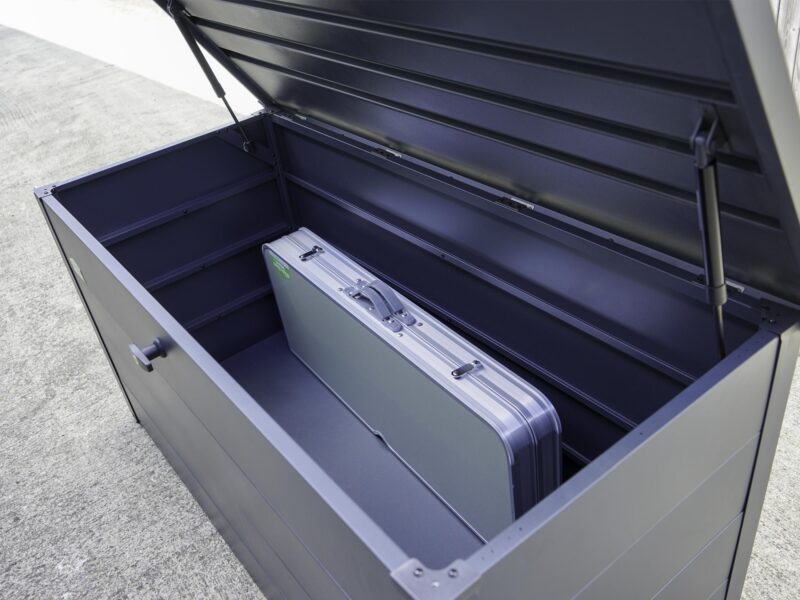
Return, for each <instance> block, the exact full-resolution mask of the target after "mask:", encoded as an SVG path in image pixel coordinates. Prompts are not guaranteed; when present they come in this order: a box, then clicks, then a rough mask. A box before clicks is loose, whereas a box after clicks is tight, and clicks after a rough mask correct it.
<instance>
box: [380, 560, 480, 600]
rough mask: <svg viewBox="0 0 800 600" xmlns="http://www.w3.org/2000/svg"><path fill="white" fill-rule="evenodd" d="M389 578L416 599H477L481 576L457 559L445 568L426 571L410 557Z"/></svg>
mask: <svg viewBox="0 0 800 600" xmlns="http://www.w3.org/2000/svg"><path fill="white" fill-rule="evenodd" d="M391 576H392V579H394V580H395V582H396V583H397V584H398V585H399V586H400V587H401V588H402V589H403V590H404V591H405V592H406V594H408V596H409V598H414V599H415V600H428V599H442V600H444V599H447V600H456V599H457V600H474V599H475V598H478V583H479V581H480V574H479V573H478V572H477V571H476V570H475V569H473V568H472V567H471V566H470V565H469V564H468V563H466V562H465V561H463V560H460V559H459V560H456V561H454V562H453V563H451V564H450V565H449V566H447V567H445V568H444V569H428V568H426V567H425V566H424V565H423V564H422V563H420V562H419V561H418V560H417V559H415V558H412V559H409V560H408V561H406V562H405V563H403V564H402V565H400V566H399V567H398V568H396V569H395V570H394V571H392V573H391Z"/></svg>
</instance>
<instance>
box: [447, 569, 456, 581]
mask: <svg viewBox="0 0 800 600" xmlns="http://www.w3.org/2000/svg"><path fill="white" fill-rule="evenodd" d="M447 575H448V576H449V577H452V578H453V579H455V578H456V577H458V569H456V568H452V569H450V570H449V571H447Z"/></svg>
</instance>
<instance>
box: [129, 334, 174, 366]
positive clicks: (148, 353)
mask: <svg viewBox="0 0 800 600" xmlns="http://www.w3.org/2000/svg"><path fill="white" fill-rule="evenodd" d="M128 350H130V351H131V356H133V361H134V362H135V363H136V364H137V365H139V368H141V369H143V370H144V371H147V372H148V373H149V372H150V371H152V370H153V361H154V360H155V359H157V358H158V357H159V356H166V355H167V351H166V350H165V349H164V344H163V343H162V342H161V340H159V339H158V338H156V339H155V340H153V343H152V344H150V345H149V346H147V347H145V348H139V346H137V345H136V344H131V345H129V346H128Z"/></svg>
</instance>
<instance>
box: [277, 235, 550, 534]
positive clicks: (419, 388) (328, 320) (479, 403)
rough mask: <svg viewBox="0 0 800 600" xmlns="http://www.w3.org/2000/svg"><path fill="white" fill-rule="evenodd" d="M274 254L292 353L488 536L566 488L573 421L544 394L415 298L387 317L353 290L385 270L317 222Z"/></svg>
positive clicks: (284, 240)
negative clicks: (335, 242) (321, 231)
mask: <svg viewBox="0 0 800 600" xmlns="http://www.w3.org/2000/svg"><path fill="white" fill-rule="evenodd" d="M311 252H314V254H313V256H312V255H311V254H310V253H311ZM264 254H265V259H266V262H267V266H268V270H269V272H270V278H271V280H272V286H273V288H274V290H275V294H276V298H277V301H278V306H279V308H280V311H281V317H282V320H283V324H284V328H285V331H286V336H287V338H288V340H289V345H290V346H291V348H292V351H293V352H294V353H295V354H297V355H298V357H299V358H300V359H301V360H303V362H304V363H306V364H307V365H308V366H309V368H310V369H311V370H312V371H314V372H315V373H316V374H317V375H318V376H319V377H320V378H321V379H322V381H324V382H325V383H326V385H328V386H329V387H330V388H331V389H332V390H333V391H334V392H335V393H336V394H337V395H338V396H339V397H340V398H341V399H342V401H343V402H344V403H345V404H346V405H347V406H349V407H350V408H351V409H352V410H353V411H354V412H355V413H356V414H357V415H359V417H360V418H362V419H363V420H364V422H365V423H366V424H367V425H368V426H369V427H371V428H372V429H373V431H375V433H376V435H380V436H381V437H382V438H383V439H384V440H385V442H386V444H388V446H389V447H390V448H392V449H393V450H394V451H395V452H397V454H398V455H399V456H400V457H402V459H403V460H404V461H405V462H407V463H408V465H409V466H410V467H411V468H412V469H413V470H414V471H415V472H416V473H418V474H419V476H420V477H421V478H422V479H423V480H425V481H426V482H427V483H428V484H429V485H430V486H431V488H432V489H433V490H435V491H436V492H437V493H438V494H440V495H441V497H442V498H443V499H444V500H445V501H446V502H447V503H448V504H449V505H450V506H452V508H453V510H454V511H455V512H456V513H458V514H459V515H461V516H462V518H464V520H465V521H466V522H467V523H469V524H470V525H471V526H472V527H474V528H475V529H476V530H477V532H478V533H479V534H480V535H482V536H484V538H490V537H492V536H493V535H495V534H497V533H498V532H499V531H500V530H501V529H503V528H504V527H506V526H507V525H509V524H510V523H511V522H512V521H513V520H514V518H515V517H516V516H518V515H519V514H521V513H523V512H524V511H526V510H527V509H528V508H530V507H531V506H532V505H533V504H534V503H536V502H537V501H538V500H540V499H541V498H542V497H544V496H545V495H547V494H548V493H550V492H551V491H552V490H553V489H555V487H556V486H557V485H558V483H559V479H560V475H561V460H560V432H561V425H560V423H559V421H558V416H557V415H556V413H555V410H554V409H553V406H552V405H551V404H550V402H549V401H548V400H547V398H546V397H545V396H544V395H543V394H542V393H541V392H540V391H539V390H537V389H536V388H534V387H533V386H531V385H530V384H528V383H527V382H525V381H524V380H523V379H522V378H520V377H518V376H516V375H515V374H514V373H512V372H511V371H509V370H508V369H506V368H504V367H503V366H502V365H501V364H500V363H498V362H497V361H495V360H494V359H492V358H491V357H490V356H488V355H487V354H485V353H484V352H482V351H481V350H479V349H478V348H477V347H475V346H474V345H473V344H470V343H469V342H468V341H467V340H464V339H463V338H461V337H460V336H458V335H456V334H455V333H454V332H452V331H451V330H449V329H448V328H447V327H446V326H444V325H442V324H441V323H440V322H438V321H437V319H435V318H434V317H433V316H431V315H430V314H429V313H427V312H425V311H424V310H422V309H421V308H419V307H418V306H416V305H414V303H412V302H411V301H410V300H408V299H407V298H404V297H402V296H400V297H399V304H400V311H399V312H395V311H392V310H391V309H389V308H388V307H387V310H386V316H385V318H384V319H376V318H375V316H374V314H373V313H379V312H380V311H379V310H378V309H377V308H375V307H370V308H369V309H365V308H364V307H362V306H361V305H360V304H359V303H358V302H357V301H355V300H353V299H352V298H351V297H350V296H349V295H348V293H347V292H348V289H354V286H356V285H357V283H358V282H359V281H363V282H372V281H373V280H374V279H375V277H374V276H373V275H372V274H371V273H369V272H368V271H366V270H365V269H363V268H362V267H361V266H359V265H358V264H357V263H355V262H353V261H352V260H350V259H349V258H347V257H346V256H344V255H343V254H342V253H340V252H339V251H338V250H337V249H336V248H335V247H333V246H332V245H331V244H329V243H328V242H326V241H325V240H323V239H321V238H319V237H317V236H316V235H314V234H313V233H312V232H310V231H309V230H307V229H304V228H301V229H299V230H298V231H296V232H293V233H291V234H289V235H288V236H284V237H282V238H280V239H278V240H275V241H273V242H270V243H268V244H266V245H265V247H264ZM375 302H376V303H378V304H380V302H381V300H380V299H379V298H376V299H375ZM385 321H392V322H395V323H396V326H397V328H396V329H389V328H387V327H386V326H385V323H384V322H385ZM401 323H402V325H401ZM407 323H410V325H409V324H407ZM473 362H477V363H478V364H479V365H481V366H480V368H479V369H477V370H476V371H475V373H474V374H471V375H466V376H464V377H461V378H460V379H459V378H457V377H456V376H454V375H452V372H453V371H454V370H457V369H458V368H459V367H460V366H461V365H464V364H467V363H469V364H470V365H472V364H473Z"/></svg>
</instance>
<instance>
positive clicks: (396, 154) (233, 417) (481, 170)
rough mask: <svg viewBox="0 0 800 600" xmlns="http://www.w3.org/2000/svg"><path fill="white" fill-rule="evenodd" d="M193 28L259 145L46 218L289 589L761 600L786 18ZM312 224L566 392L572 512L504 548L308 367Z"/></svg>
mask: <svg viewBox="0 0 800 600" xmlns="http://www.w3.org/2000/svg"><path fill="white" fill-rule="evenodd" d="M161 4H162V5H163V6H165V5H166V3H165V2H162V3H161ZM165 7H166V6H165ZM184 9H185V10H184ZM171 15H172V16H174V17H177V18H178V19H179V21H180V22H181V23H182V24H183V26H184V30H185V31H187V32H189V34H190V35H191V36H193V37H191V38H190V39H197V40H199V41H200V43H201V44H202V45H203V46H204V47H205V48H206V49H207V50H208V51H209V52H210V53H211V54H212V55H214V56H215V57H216V58H218V59H219V61H220V62H221V63H222V64H223V65H224V66H225V67H226V68H227V69H229V70H230V71H231V72H232V73H233V74H234V75H235V76H236V77H237V78H238V79H239V80H240V81H241V82H242V83H243V84H244V85H245V86H247V88H248V89H249V90H250V91H251V92H252V93H253V94H255V95H256V96H257V97H258V98H259V99H260V100H261V101H262V102H263V104H264V107H265V108H264V111H263V112H261V113H259V114H257V115H254V116H252V117H251V118H249V119H246V120H244V121H243V122H242V128H243V130H244V132H245V133H246V135H247V136H248V139H249V141H250V142H251V143H250V144H247V145H246V147H243V145H242V138H241V132H240V131H239V130H238V129H237V128H236V127H223V128H221V129H219V130H217V131H213V132H209V133H206V134H202V135H199V136H197V137H195V138H193V139H190V140H186V141H184V142H181V143H178V144H175V145H172V146H170V147H168V148H164V149H162V150H158V151H156V152H153V153H151V154H148V155H145V156H141V157H138V158H134V159H131V160H129V161H127V162H124V163H122V164H118V165H115V166H112V167H109V168H107V169H103V170H101V171H98V172H96V173H90V174H88V175H85V176H82V177H79V178H77V179H74V180H70V181H64V182H61V183H58V184H55V185H47V186H43V187H41V188H39V189H37V190H36V195H37V198H39V200H40V202H41V205H42V208H43V211H44V214H45V217H46V219H47V222H48V223H49V224H50V226H51V227H52V231H53V234H54V237H55V239H56V240H57V243H58V246H59V248H60V249H61V250H62V252H63V255H64V259H65V264H66V265H67V268H68V269H69V272H70V273H71V274H72V276H73V279H74V281H75V285H76V287H77V289H78V291H79V293H80V296H81V298H82V299H83V301H84V302H85V305H86V307H87V310H88V311H89V314H90V316H91V319H92V322H93V324H94V325H95V327H96V330H97V334H98V337H99V339H100V341H101V343H102V345H103V347H104V349H105V350H106V352H107V354H108V357H109V359H110V362H111V364H112V366H113V369H114V372H115V373H116V375H117V376H118V378H119V382H120V386H121V389H122V392H123V395H124V397H125V398H126V399H127V401H128V402H129V403H130V406H131V409H132V410H133V412H134V414H135V416H136V418H138V420H139V421H140V422H141V423H142V425H144V427H145V428H146V429H147V431H148V432H149V433H150V435H151V436H152V437H153V439H154V440H155V441H156V443H157V444H158V446H159V448H161V450H162V451H163V452H164V454H165V456H167V458H168V459H169V460H170V462H171V463H172V465H173V466H174V467H175V469H176V470H177V471H178V473H179V474H180V475H181V477H182V478H183V480H184V481H185V482H186V484H187V486H188V487H189V488H190V489H191V490H192V492H193V494H194V495H195V497H196V498H197V500H198V502H199V503H200V504H201V505H202V506H203V508H204V509H205V510H206V511H207V512H208V514H209V516H210V518H211V519H212V520H213V522H214V523H215V525H216V526H217V527H218V528H219V530H220V532H221V534H222V535H223V536H224V537H225V539H226V540H227V541H228V543H229V544H230V545H231V547H232V548H233V549H234V551H235V552H236V555H237V556H238V557H239V559H240V560H241V561H242V562H243V563H244V564H245V565H246V567H247V568H248V570H249V572H250V573H251V574H252V575H253V577H254V579H255V581H256V582H257V583H258V584H259V585H260V586H261V587H262V589H263V590H264V591H265V592H266V594H267V595H268V596H269V597H272V598H281V597H285V598H324V599H330V598H365V599H374V598H381V599H392V598H398V599H399V598H433V597H436V598H475V597H477V598H503V599H514V598H527V597H530V595H531V593H533V592H534V591H535V593H536V595H537V596H539V597H542V598H547V599H548V600H557V599H562V598H582V599H588V598H591V599H602V598H610V599H615V600H616V599H619V598H637V599H638V598H658V599H659V600H666V599H667V598H701V599H703V598H713V599H717V598H738V597H739V595H740V593H741V589H742V585H743V581H744V575H745V572H746V569H747V563H748V559H749V555H750V551H751V548H752V544H753V539H754V536H755V531H756V526H757V524H758V519H759V514H760V510H761V505H762V502H763V498H764V493H765V489H766V484H767V480H768V476H769V471H770V466H771V463H772V459H773V456H774V452H775V447H776V443H777V439H778V432H779V430H780V423H781V421H782V418H783V413H784V409H785V405H786V398H787V395H788V390H789V385H790V381H791V377H792V373H793V370H794V366H795V361H796V356H797V349H798V335H797V331H798V329H797V322H798V312H797V303H798V302H799V301H800V263H799V262H798V258H799V257H800V236H798V229H799V228H800V222H799V221H798V210H797V202H796V200H797V199H798V198H800V179H798V177H800V173H798V171H797V169H793V167H794V166H795V165H797V164H799V163H800V123H798V120H799V119H798V113H797V108H796V105H795V104H794V99H793V97H792V93H791V88H790V84H789V81H788V77H787V74H786V69H785V67H784V61H783V56H782V53H781V50H780V46H779V43H778V40H777V36H776V33H775V27H774V21H773V16H772V13H771V10H770V7H769V3H767V2H752V1H751V0H729V1H708V2H704V1H701V0H697V1H690V2H679V3H676V2H659V1H653V2H636V3H634V2H614V1H608V2H604V1H597V2H584V3H580V4H578V5H576V4H574V3H572V2H529V3H527V2H507V3H506V2H480V1H479V2H468V3H463V4H458V10H454V3H452V2H425V3H405V2H355V1H348V0H342V1H341V2H335V3H330V2H322V1H321V0H302V1H300V0H297V1H292V2H273V1H268V0H231V1H225V2H219V1H213V0H187V1H186V3H185V5H184V6H181V5H180V4H179V3H178V2H172V3H171ZM165 18H169V17H168V16H167V15H166V14H165ZM165 59H168V57H166V58H165ZM175 118H176V119H179V118H181V115H175ZM715 123H716V126H714V124H715ZM712 132H713V133H714V134H715V137H714V140H715V142H716V144H712V145H707V144H703V143H700V142H702V137H703V135H705V136H706V138H707V139H708V138H710V136H711V133H712ZM120 135H124V133H123V132H120ZM692 141H694V142H695V143H694V148H693V147H692V146H693V145H692V143H691V142H692ZM697 149H700V150H701V152H699V153H698V155H697V156H696V155H695V152H694V150H697ZM704 151H709V152H706V153H705V154H706V155H705V156H703V155H704ZM709 158H710V159H711V160H710V161H705V160H704V159H709ZM709 167H713V168H711V169H709ZM709 173H711V174H714V173H715V174H716V176H715V177H708V176H707V175H709ZM700 182H702V186H700V185H699V183H700ZM711 192H713V193H714V194H716V198H718V201H719V204H718V210H713V211H710V212H709V214H710V216H712V217H714V216H716V217H718V218H719V222H720V225H721V233H722V252H721V256H719V257H717V258H720V260H719V261H716V262H714V263H712V264H711V265H710V270H709V273H710V274H716V275H719V269H718V267H719V266H720V265H721V264H723V263H724V268H725V272H726V274H727V276H728V277H729V278H730V280H729V284H728V285H727V293H728V301H727V303H726V304H725V305H724V307H723V311H722V312H723V320H724V328H725V329H724V333H725V343H726V346H727V348H728V353H727V355H726V356H725V357H724V358H720V356H719V353H718V349H717V341H716V339H715V329H714V326H715V325H714V319H713V316H712V315H713V312H712V310H711V308H710V307H709V299H711V300H714V301H718V300H719V299H720V293H721V291H722V290H724V289H725V288H724V287H722V289H716V290H711V292H710V293H709V291H708V288H706V286H705V285H704V282H705V281H706V280H705V279H704V276H703V274H704V260H703V256H704V253H703V248H704V243H703V241H702V240H703V238H702V236H701V233H700V230H699V228H698V210H697V208H698V204H701V205H702V206H705V207H708V206H710V205H709V204H708V203H707V202H705V203H704V202H698V197H699V198H700V199H701V200H702V199H703V198H705V199H706V200H709V199H711V197H712V196H713V195H714V194H712V193H711ZM704 214H705V213H704ZM709 214H706V216H709ZM712 221H713V219H712ZM300 227H308V228H309V229H311V230H313V231H314V232H315V233H317V234H318V235H320V236H321V237H322V238H323V239H325V240H327V241H328V242H330V243H331V244H333V245H335V246H336V247H337V248H339V249H341V250H342V251H344V252H346V253H347V254H348V255H349V256H351V257H353V258H354V259H355V260H357V261H358V262H359V264H361V265H362V266H363V267H364V268H366V269H367V270H368V271H369V272H371V273H374V274H375V275H376V277H379V278H380V279H381V280H382V281H385V282H386V283H387V284H389V285H391V287H392V288H394V289H396V290H398V291H399V292H400V293H401V294H402V295H403V296H405V297H407V298H409V299H410V300H412V301H413V302H414V303H415V304H417V305H419V306H420V307H422V308H423V309H424V310H426V311H428V312H430V313H431V314H432V315H434V316H435V317H436V318H438V319H440V320H442V321H443V322H444V323H446V324H447V325H448V326H450V327H452V328H453V329H454V330H455V331H457V332H458V333H459V334H461V335H463V336H465V337H467V338H468V339H469V340H470V341H471V342H472V343H474V344H475V345H476V346H477V347H479V348H480V349H481V350H482V351H483V352H486V353H487V354H488V355H490V356H492V357H493V358H494V359H495V360H497V361H499V362H501V363H502V364H504V365H505V366H506V367H507V368H509V369H511V370H513V371H514V372H515V373H517V375H519V376H520V377H522V378H523V379H525V380H526V381H528V382H529V383H530V384H532V385H534V386H535V387H536V388H538V389H540V390H542V392H543V393H545V394H546V396H547V397H548V398H549V399H550V401H551V402H552V403H553V405H554V406H555V408H556V410H557V411H558V414H559V417H560V420H561V424H562V428H563V430H562V456H561V458H562V463H563V482H562V484H561V485H560V486H559V487H558V488H557V489H556V490H555V491H554V492H553V493H551V494H550V495H548V496H547V497H546V498H545V499H544V500H542V501H541V502H539V503H538V504H537V505H536V506H534V507H533V508H532V509H531V510H529V511H527V512H526V513H525V514H523V515H521V516H519V517H518V518H517V519H516V520H515V521H514V522H513V523H512V524H511V525H509V526H508V527H506V528H504V529H503V530H502V531H501V532H500V533H498V534H497V535H494V536H492V537H491V538H490V539H488V540H486V542H484V541H482V540H481V539H479V538H478V537H477V536H475V535H474V533H473V532H471V531H470V530H469V528H466V527H465V526H464V525H463V523H462V522H461V521H460V520H459V519H457V518H455V517H454V515H453V514H452V512H451V511H449V510H448V509H447V507H446V506H445V505H444V504H443V503H442V502H441V500H440V499H438V498H437V497H436V496H435V495H434V494H432V493H431V492H430V490H429V489H428V488H427V487H425V486H424V485H422V484H421V483H420V482H419V480H418V479H417V478H415V477H413V475H410V474H409V471H408V469H406V468H405V467H404V465H403V464H402V463H401V462H400V461H399V460H398V459H397V457H396V456H395V455H393V454H392V453H391V452H388V451H387V450H386V448H385V447H384V445H382V444H381V443H380V441H379V440H378V439H376V436H374V435H372V433H371V432H370V431H369V430H368V429H367V428H366V427H364V425H363V424H362V423H361V422H360V421H358V419H356V418H355V417H354V416H353V415H352V413H351V412H350V411H348V410H347V409H346V408H344V407H343V405H342V403H341V402H339V401H338V400H337V399H336V398H335V397H334V396H333V395H332V394H331V393H330V391H329V390H328V389H327V388H326V387H325V386H324V385H322V384H321V383H320V382H319V380H317V378H315V377H314V376H313V375H311V374H310V372H309V371H308V369H306V368H305V367H304V366H303V365H302V363H300V362H299V361H298V360H297V359H296V358H295V357H294V355H293V354H292V353H291V352H290V350H289V347H288V345H287V342H286V337H285V334H284V332H283V323H282V321H281V317H280V315H279V313H278V310H277V305H276V302H275V297H274V293H273V290H272V289H271V287H270V286H269V283H268V280H267V278H266V276H265V272H264V264H263V257H262V256H261V252H260V248H261V246H262V244H264V243H266V242H271V241H273V240H275V239H277V238H279V237H281V236H283V235H285V234H287V233H290V232H292V231H296V230H297V229H298V228H300ZM706 233H707V234H708V233H709V230H706ZM712 233H713V231H712ZM712 237H713V236H712ZM709 239H711V238H709ZM706 247H707V249H710V250H712V251H713V250H714V249H715V248H716V249H718V247H717V245H716V244H706ZM717 263H719V264H717ZM709 284H710V285H713V284H714V282H713V280H712V279H709ZM543 342H545V343H543ZM132 357H133V358H134V360H132ZM176 576H180V574H176Z"/></svg>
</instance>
